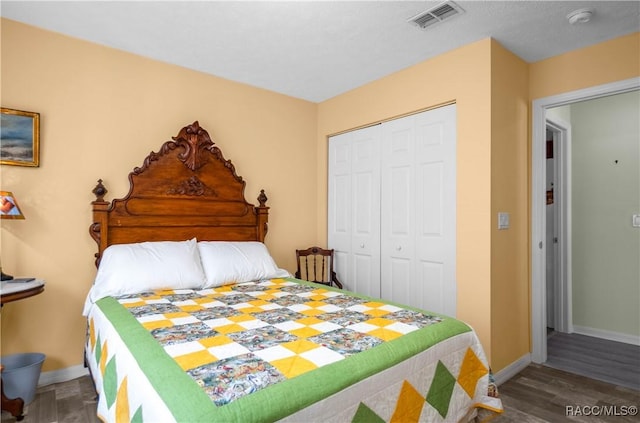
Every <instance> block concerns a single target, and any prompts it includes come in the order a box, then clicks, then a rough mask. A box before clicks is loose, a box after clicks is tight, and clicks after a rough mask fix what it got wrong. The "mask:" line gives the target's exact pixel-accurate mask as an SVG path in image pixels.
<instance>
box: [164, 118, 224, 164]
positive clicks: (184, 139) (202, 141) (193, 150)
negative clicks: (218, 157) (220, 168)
mask: <svg viewBox="0 0 640 423" xmlns="http://www.w3.org/2000/svg"><path fill="white" fill-rule="evenodd" d="M173 140H174V141H175V142H176V144H178V145H179V146H181V147H184V152H182V153H180V154H178V159H180V161H182V163H184V164H185V166H187V167H188V168H189V169H191V170H192V171H196V170H197V169H199V168H201V167H202V165H204V163H205V161H204V160H203V159H204V157H205V156H204V155H201V150H207V149H210V148H211V147H213V145H214V144H213V141H211V138H210V137H209V133H208V132H207V131H206V130H205V129H203V128H201V127H200V124H199V123H198V121H195V122H193V123H192V124H191V125H188V126H185V127H184V128H182V130H180V133H178V136H175V137H173Z"/></svg>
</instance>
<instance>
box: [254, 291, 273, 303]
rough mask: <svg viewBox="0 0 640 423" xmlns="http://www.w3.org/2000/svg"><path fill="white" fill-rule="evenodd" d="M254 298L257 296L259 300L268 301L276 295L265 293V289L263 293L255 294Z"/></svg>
mask: <svg viewBox="0 0 640 423" xmlns="http://www.w3.org/2000/svg"><path fill="white" fill-rule="evenodd" d="M256 298H258V299H260V300H263V301H266V302H267V303H268V302H269V301H271V300H273V299H275V298H276V297H275V295H273V294H268V293H266V291H265V293H263V294H260V295H256Z"/></svg>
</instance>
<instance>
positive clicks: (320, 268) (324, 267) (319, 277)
mask: <svg viewBox="0 0 640 423" xmlns="http://www.w3.org/2000/svg"><path fill="white" fill-rule="evenodd" d="M296 261H297V263H298V270H297V271H296V274H295V277H296V278H298V279H304V280H306V281H310V282H315V283H321V284H324V285H329V286H331V285H336V286H337V287H338V288H340V289H342V284H341V283H340V281H338V277H337V276H336V272H334V271H333V250H332V249H324V248H320V247H309V248H307V249H305V250H296Z"/></svg>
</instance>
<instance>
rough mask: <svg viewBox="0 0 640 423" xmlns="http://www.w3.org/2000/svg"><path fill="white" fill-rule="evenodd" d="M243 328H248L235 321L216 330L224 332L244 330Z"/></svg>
mask: <svg viewBox="0 0 640 423" xmlns="http://www.w3.org/2000/svg"><path fill="white" fill-rule="evenodd" d="M243 330H246V329H245V328H243V327H242V326H240V325H236V324H235V323H234V324H232V325H224V326H218V327H216V331H217V332H220V333H222V334H227V333H234V332H242V331H243Z"/></svg>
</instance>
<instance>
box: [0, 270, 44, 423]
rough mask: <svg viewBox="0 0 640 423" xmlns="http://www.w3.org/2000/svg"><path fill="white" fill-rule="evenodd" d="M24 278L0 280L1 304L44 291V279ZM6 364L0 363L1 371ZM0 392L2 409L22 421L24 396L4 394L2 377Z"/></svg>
mask: <svg viewBox="0 0 640 423" xmlns="http://www.w3.org/2000/svg"><path fill="white" fill-rule="evenodd" d="M22 280H24V279H21V278H17V279H14V280H9V281H2V282H0V306H3V305H4V304H5V303H8V302H11V301H17V300H22V299H25V298H29V297H33V296H34V295H38V294H40V293H41V292H42V291H44V281H43V280H42V279H33V280H30V281H27V282H24V281H22ZM3 368H4V366H2V365H0V372H1V371H2V370H3ZM0 394H1V396H2V407H1V408H2V410H6V411H8V412H9V413H11V415H12V416H14V417H15V418H16V420H18V421H20V420H22V419H23V418H24V416H23V413H24V401H23V400H22V398H13V399H9V398H7V397H6V396H5V394H4V389H3V388H2V379H1V378H0Z"/></svg>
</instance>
